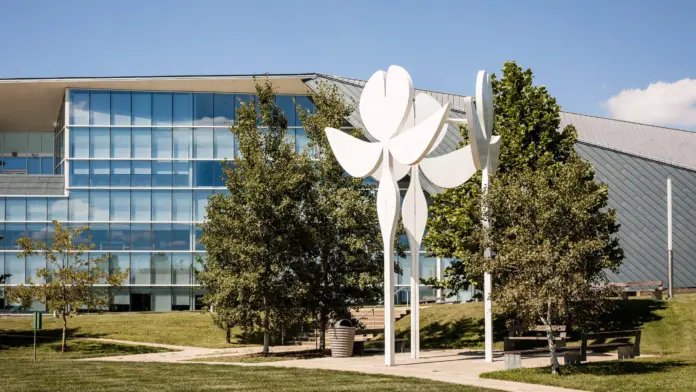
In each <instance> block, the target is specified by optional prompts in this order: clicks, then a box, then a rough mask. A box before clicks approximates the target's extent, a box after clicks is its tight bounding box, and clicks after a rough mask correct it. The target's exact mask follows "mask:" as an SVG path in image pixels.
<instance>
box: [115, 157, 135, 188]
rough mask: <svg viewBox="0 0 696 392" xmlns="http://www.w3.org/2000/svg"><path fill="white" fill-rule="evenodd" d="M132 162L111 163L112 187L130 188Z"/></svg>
mask: <svg viewBox="0 0 696 392" xmlns="http://www.w3.org/2000/svg"><path fill="white" fill-rule="evenodd" d="M130 180H131V163H130V161H111V186H130Z"/></svg>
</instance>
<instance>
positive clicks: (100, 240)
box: [89, 223, 109, 250]
mask: <svg viewBox="0 0 696 392" xmlns="http://www.w3.org/2000/svg"><path fill="white" fill-rule="evenodd" d="M89 234H90V235H91V236H92V243H93V244H94V250H107V249H109V225H108V224H98V223H92V224H91V225H90V226H89Z"/></svg>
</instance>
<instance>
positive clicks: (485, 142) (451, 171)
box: [325, 66, 499, 366]
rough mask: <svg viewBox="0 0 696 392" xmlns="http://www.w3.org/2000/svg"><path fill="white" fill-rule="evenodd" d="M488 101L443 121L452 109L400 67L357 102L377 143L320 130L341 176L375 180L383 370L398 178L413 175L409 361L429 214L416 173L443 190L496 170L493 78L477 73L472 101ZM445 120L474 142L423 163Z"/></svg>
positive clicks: (407, 224) (415, 340)
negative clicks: (417, 88) (462, 127)
mask: <svg viewBox="0 0 696 392" xmlns="http://www.w3.org/2000/svg"><path fill="white" fill-rule="evenodd" d="M482 75H483V77H482ZM481 83H483V84H481ZM486 84H487V88H488V90H486ZM479 93H480V94H479ZM479 95H480V96H481V98H479ZM486 100H488V102H490V105H486V104H484V105H482V107H481V109H479V111H477V110H476V107H475V105H474V103H473V102H471V99H467V100H465V101H466V105H465V106H466V107H465V110H466V113H467V118H466V119H465V120H464V119H448V117H447V116H448V114H449V110H450V105H449V104H445V105H444V106H443V105H440V103H438V102H437V101H436V100H435V99H433V98H432V97H430V96H429V95H426V94H418V95H417V96H416V97H415V99H414V92H413V85H412V81H411V77H410V76H409V74H408V72H406V70H404V69H403V68H401V67H398V66H391V67H389V70H388V72H384V71H378V72H376V73H375V74H374V75H372V77H371V78H370V79H369V80H368V82H367V84H366V85H365V87H364V89H363V92H362V95H361V97H360V104H359V108H360V115H361V117H362V120H363V123H364V124H365V127H366V130H367V132H369V133H370V134H371V135H372V136H373V137H374V138H375V139H377V142H375V143H370V142H365V141H362V140H359V139H356V138H354V137H352V136H350V135H348V134H346V133H344V132H342V131H340V130H337V129H333V128H326V130H325V132H326V136H327V138H328V141H329V144H330V145H331V148H332V150H333V152H334V155H335V156H336V159H337V160H338V162H339V163H340V164H341V165H342V166H343V168H344V169H345V170H346V172H348V173H349V174H350V175H352V176H354V177H364V176H369V175H372V176H373V177H375V178H376V179H377V180H378V181H379V187H378V190H377V215H378V218H379V223H380V228H381V231H382V239H383V242H384V307H385V315H384V336H385V364H386V365H387V366H390V365H393V364H394V285H393V277H394V260H393V255H394V235H395V231H396V223H397V219H398V216H397V212H398V208H399V204H398V203H399V198H400V195H399V188H398V185H397V181H398V180H399V179H401V178H403V177H404V176H405V175H406V174H408V173H409V172H410V174H411V181H410V185H409V188H408V190H407V192H406V196H405V197H404V201H403V209H402V218H403V224H404V228H405V229H406V232H407V235H408V239H409V248H410V250H411V315H412V316H411V358H413V359H417V358H418V357H419V352H420V335H419V332H420V323H419V309H418V308H419V302H420V298H419V286H420V277H419V264H418V259H419V250H420V245H421V240H422V238H423V234H424V232H425V224H426V220H427V217H428V211H427V208H428V206H427V203H426V199H425V195H424V193H423V190H422V188H421V184H420V173H422V174H423V175H424V176H425V177H426V178H427V179H428V180H429V181H430V182H432V183H433V184H435V185H437V186H439V187H441V188H452V187H456V186H458V185H460V184H462V183H464V182H465V181H466V180H468V179H469V178H470V177H471V175H473V174H474V173H475V172H476V170H480V169H483V170H484V173H485V172H486V170H487V171H491V170H492V171H493V172H494V171H495V166H496V164H497V156H498V150H499V139H498V138H497V137H494V136H492V133H491V132H490V131H489V130H488V128H486V127H487V126H491V127H490V129H491V130H492V93H491V90H490V79H489V78H488V77H487V74H485V72H484V73H483V74H482V73H479V80H478V82H477V101H478V102H486ZM487 111H488V112H487ZM448 122H449V123H456V124H466V123H468V124H469V128H468V129H469V130H468V133H469V139H470V140H472V142H471V144H470V145H469V146H466V147H464V148H461V149H459V150H456V151H453V152H450V153H448V154H445V155H442V156H438V157H431V158H425V157H426V156H427V155H428V154H429V153H431V152H432V151H433V150H434V149H435V148H436V147H437V145H438V144H439V143H440V142H441V141H442V139H443V138H444V130H443V128H444V125H445V124H446V123H448ZM486 178H487V177H486ZM487 331H488V330H487Z"/></svg>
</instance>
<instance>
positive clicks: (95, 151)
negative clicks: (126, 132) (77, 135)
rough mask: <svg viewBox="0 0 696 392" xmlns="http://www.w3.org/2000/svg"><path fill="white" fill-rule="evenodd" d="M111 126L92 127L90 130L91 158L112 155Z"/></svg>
mask: <svg viewBox="0 0 696 392" xmlns="http://www.w3.org/2000/svg"><path fill="white" fill-rule="evenodd" d="M109 131H110V130H109V128H90V130H89V156H90V158H109V157H110V153H111V151H110V143H111V140H110V132H109Z"/></svg>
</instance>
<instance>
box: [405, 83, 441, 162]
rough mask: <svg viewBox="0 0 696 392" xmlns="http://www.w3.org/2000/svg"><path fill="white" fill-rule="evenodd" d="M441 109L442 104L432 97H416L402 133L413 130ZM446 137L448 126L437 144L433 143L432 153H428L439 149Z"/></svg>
mask: <svg viewBox="0 0 696 392" xmlns="http://www.w3.org/2000/svg"><path fill="white" fill-rule="evenodd" d="M441 108H442V105H441V104H440V102H438V101H437V99H435V98H433V97H431V96H430V95H428V94H425V93H420V94H418V95H416V99H415V100H414V102H413V106H411V112H410V113H409V115H408V120H407V121H406V124H404V127H403V129H402V130H401V132H400V133H402V132H403V131H405V130H406V129H409V128H413V127H414V126H416V125H418V124H420V123H421V122H423V121H424V120H425V119H427V118H428V117H430V116H432V115H433V114H435V113H437V111H438V110H440V109H441ZM445 135H447V126H446V125H445V128H444V129H443V130H442V132H440V134H439V135H438V137H437V139H435V143H433V146H432V147H431V148H430V151H428V153H430V152H432V151H433V150H434V149H436V148H437V146H438V145H440V143H442V140H443V139H444V138H445Z"/></svg>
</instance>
